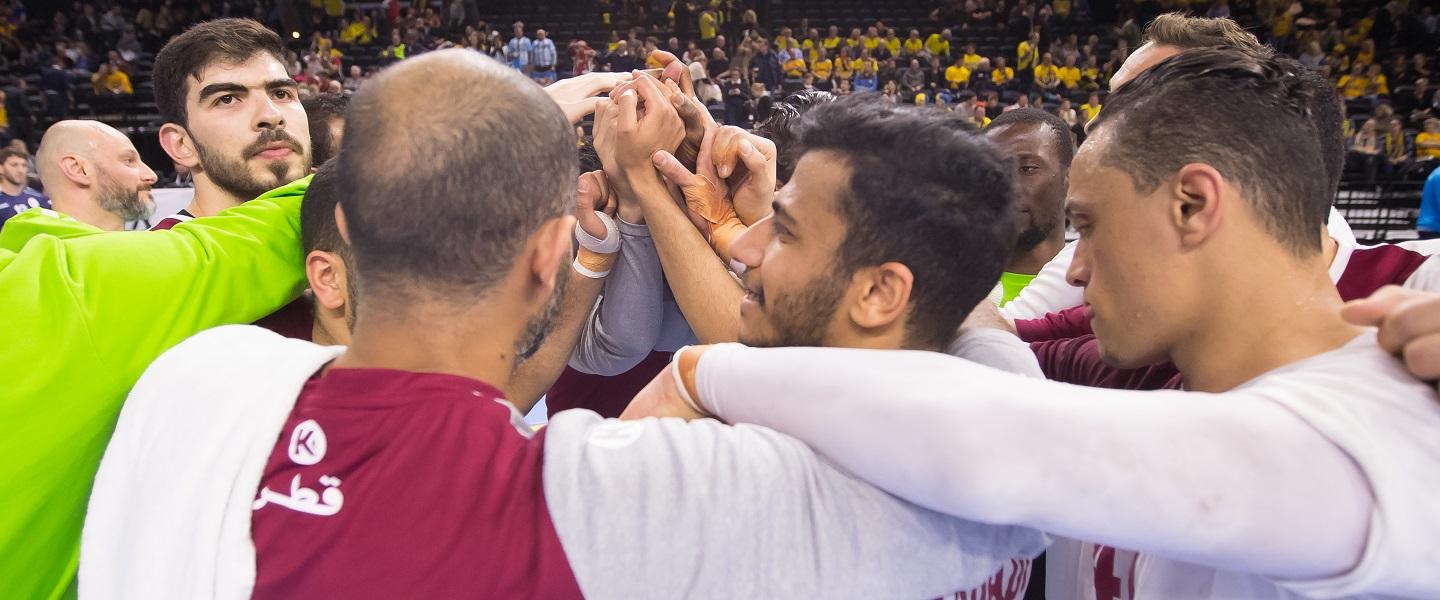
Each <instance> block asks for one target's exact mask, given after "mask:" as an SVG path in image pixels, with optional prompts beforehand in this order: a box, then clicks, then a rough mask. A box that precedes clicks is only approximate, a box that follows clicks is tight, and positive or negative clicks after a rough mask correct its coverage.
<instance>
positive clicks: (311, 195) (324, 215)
mask: <svg viewBox="0 0 1440 600" xmlns="http://www.w3.org/2000/svg"><path fill="white" fill-rule="evenodd" d="M339 201H340V165H339V164H338V163H337V161H335V160H333V159H332V160H329V161H326V162H325V163H324V164H322V165H320V168H319V169H318V170H316V171H315V176H314V177H311V178H310V185H309V187H306V188H305V199H304V200H302V201H301V202H300V245H301V247H303V248H304V249H305V253H306V254H309V253H310V251H311V250H320V251H324V252H335V253H340V254H346V253H347V252H348V249H347V247H346V244H345V239H344V238H342V237H340V228H339V227H338V226H336V224H335V204H336V203H338V202H339Z"/></svg>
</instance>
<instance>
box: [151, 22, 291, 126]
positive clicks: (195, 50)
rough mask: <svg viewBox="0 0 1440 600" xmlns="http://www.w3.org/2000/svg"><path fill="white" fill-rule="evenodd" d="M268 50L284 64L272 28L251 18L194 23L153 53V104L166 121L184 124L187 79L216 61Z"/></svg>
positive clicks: (239, 59)
mask: <svg viewBox="0 0 1440 600" xmlns="http://www.w3.org/2000/svg"><path fill="white" fill-rule="evenodd" d="M261 53H264V54H269V55H270V56H273V57H275V60H278V61H280V64H282V65H283V64H285V44H284V43H282V42H281V41H280V36H279V35H276V33H275V32H274V31H271V30H270V29H268V28H266V27H265V26H264V25H261V24H260V23H258V22H256V21H255V20H253V19H228V18H227V19H215V20H212V21H205V22H203V23H198V24H196V25H195V26H194V27H191V28H190V29H187V30H185V32H184V33H182V34H180V35H177V36H175V37H173V38H170V41H168V42H166V43H165V47H164V48H161V49H160V53H159V54H157V55H156V56H155V68H154V72H153V73H152V78H153V80H154V87H155V107H156V108H157V109H159V111H160V117H161V118H162V119H164V120H165V122H167V123H178V124H180V125H182V126H184V125H187V121H186V119H187V118H188V115H187V114H186V110H185V96H186V94H188V93H189V92H190V80H191V79H198V78H199V77H200V72H201V71H204V70H205V67H208V66H210V65H211V64H214V63H216V62H221V61H224V62H235V63H239V62H244V61H246V60H249V59H250V57H252V56H255V55H256V54H261Z"/></svg>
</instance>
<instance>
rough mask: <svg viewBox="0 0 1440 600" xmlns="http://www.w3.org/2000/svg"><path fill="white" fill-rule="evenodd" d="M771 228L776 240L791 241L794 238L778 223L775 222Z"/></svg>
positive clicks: (788, 229) (786, 228) (788, 230)
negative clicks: (773, 230)
mask: <svg viewBox="0 0 1440 600" xmlns="http://www.w3.org/2000/svg"><path fill="white" fill-rule="evenodd" d="M771 226H772V227H774V228H775V238H776V239H793V238H794V237H795V236H794V235H793V234H791V233H790V228H788V227H786V226H784V225H781V224H780V222H779V221H776V222H775V223H774V224H772V225H771Z"/></svg>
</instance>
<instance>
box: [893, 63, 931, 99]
mask: <svg viewBox="0 0 1440 600" xmlns="http://www.w3.org/2000/svg"><path fill="white" fill-rule="evenodd" d="M924 89H925V69H923V68H921V67H920V60H919V59H916V58H912V59H910V66H908V67H906V68H904V69H901V70H900V85H899V90H900V91H902V92H905V93H906V94H908V95H913V94H917V93H919V92H921V91H922V90H924Z"/></svg>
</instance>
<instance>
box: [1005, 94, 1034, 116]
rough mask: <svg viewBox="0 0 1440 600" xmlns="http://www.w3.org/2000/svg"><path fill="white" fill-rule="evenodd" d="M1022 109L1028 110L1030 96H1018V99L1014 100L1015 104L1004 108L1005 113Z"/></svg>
mask: <svg viewBox="0 0 1440 600" xmlns="http://www.w3.org/2000/svg"><path fill="white" fill-rule="evenodd" d="M1022 108H1030V95H1029V94H1020V96H1019V97H1017V98H1015V103H1014V104H1011V105H1010V106H1007V107H1005V112H1010V111H1012V110H1020V109H1022Z"/></svg>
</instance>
